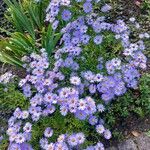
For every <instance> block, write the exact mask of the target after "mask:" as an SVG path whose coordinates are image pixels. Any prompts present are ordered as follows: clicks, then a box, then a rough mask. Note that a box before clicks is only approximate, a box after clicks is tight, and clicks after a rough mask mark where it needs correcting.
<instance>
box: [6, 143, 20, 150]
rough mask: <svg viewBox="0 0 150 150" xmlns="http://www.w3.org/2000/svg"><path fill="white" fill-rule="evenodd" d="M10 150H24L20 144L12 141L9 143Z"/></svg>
mask: <svg viewBox="0 0 150 150" xmlns="http://www.w3.org/2000/svg"><path fill="white" fill-rule="evenodd" d="M8 150H22V149H21V147H20V144H16V143H12V144H10V145H9V147H8Z"/></svg>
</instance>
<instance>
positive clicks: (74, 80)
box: [70, 76, 81, 85]
mask: <svg viewBox="0 0 150 150" xmlns="http://www.w3.org/2000/svg"><path fill="white" fill-rule="evenodd" d="M70 83H71V84H73V85H80V84H81V79H80V78H79V77H78V76H73V77H71V78H70Z"/></svg>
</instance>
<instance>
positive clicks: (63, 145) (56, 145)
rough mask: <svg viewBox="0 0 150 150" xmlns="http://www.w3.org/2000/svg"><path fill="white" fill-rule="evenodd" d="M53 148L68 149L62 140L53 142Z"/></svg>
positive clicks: (58, 149) (56, 149)
mask: <svg viewBox="0 0 150 150" xmlns="http://www.w3.org/2000/svg"><path fill="white" fill-rule="evenodd" d="M55 150H69V148H68V146H67V144H66V143H65V142H62V143H56V144H55Z"/></svg>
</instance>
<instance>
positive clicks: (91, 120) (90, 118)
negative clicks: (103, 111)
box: [89, 116, 98, 125]
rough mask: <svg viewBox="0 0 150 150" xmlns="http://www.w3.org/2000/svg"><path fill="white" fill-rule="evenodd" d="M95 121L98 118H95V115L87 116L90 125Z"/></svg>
mask: <svg viewBox="0 0 150 150" xmlns="http://www.w3.org/2000/svg"><path fill="white" fill-rule="evenodd" d="M97 122H98V119H97V117H96V116H90V117H89V123H90V124H91V125H95V124H96V123H97Z"/></svg>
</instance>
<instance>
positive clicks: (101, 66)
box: [96, 64, 104, 70]
mask: <svg viewBox="0 0 150 150" xmlns="http://www.w3.org/2000/svg"><path fill="white" fill-rule="evenodd" d="M96 68H97V69H98V70H102V69H103V68H104V66H103V64H98V65H97V67H96Z"/></svg>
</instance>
